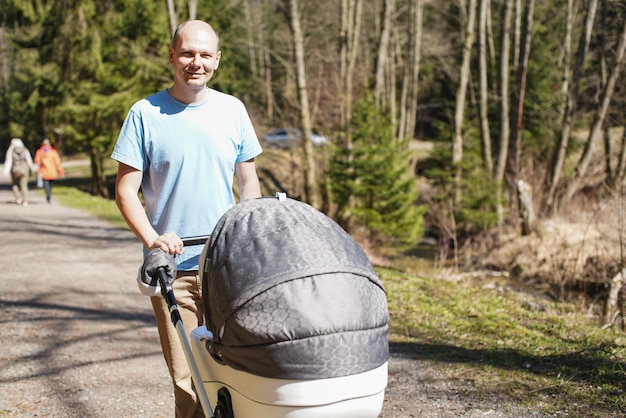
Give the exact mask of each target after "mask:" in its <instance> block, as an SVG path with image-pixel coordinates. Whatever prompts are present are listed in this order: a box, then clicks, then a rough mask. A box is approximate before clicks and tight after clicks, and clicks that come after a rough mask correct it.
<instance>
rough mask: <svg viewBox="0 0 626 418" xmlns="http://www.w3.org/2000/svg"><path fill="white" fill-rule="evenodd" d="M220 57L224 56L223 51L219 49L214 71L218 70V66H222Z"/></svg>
mask: <svg viewBox="0 0 626 418" xmlns="http://www.w3.org/2000/svg"><path fill="white" fill-rule="evenodd" d="M220 58H222V51H217V55H216V57H215V67H214V68H213V71H215V70H217V67H219V66H220Z"/></svg>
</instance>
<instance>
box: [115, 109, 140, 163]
mask: <svg viewBox="0 0 626 418" xmlns="http://www.w3.org/2000/svg"><path fill="white" fill-rule="evenodd" d="M135 107H136V106H134V107H133V108H131V110H130V111H129V112H128V115H127V116H126V119H125V120H124V124H123V125H122V129H121V130H120V134H119V136H118V138H117V143H116V144H115V148H114V149H113V153H112V154H111V158H113V159H114V160H117V161H118V162H120V163H123V164H126V165H128V166H130V167H133V168H135V169H137V170H141V171H143V170H144V169H145V158H144V155H145V153H144V141H143V137H144V135H143V124H142V123H141V116H140V115H139V114H138V113H137V111H136V110H135Z"/></svg>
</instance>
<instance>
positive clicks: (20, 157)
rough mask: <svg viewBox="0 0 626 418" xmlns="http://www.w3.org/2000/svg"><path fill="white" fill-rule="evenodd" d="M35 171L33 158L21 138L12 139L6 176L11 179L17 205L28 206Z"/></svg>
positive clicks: (5, 170)
mask: <svg viewBox="0 0 626 418" xmlns="http://www.w3.org/2000/svg"><path fill="white" fill-rule="evenodd" d="M32 169H33V158H32V157H31V155H30V151H28V148H26V146H25V145H24V142H23V141H22V140H21V139H20V138H13V139H11V145H10V146H9V149H8V150H7V154H6V157H5V160H4V175H5V176H7V177H11V185H12V188H13V195H14V196H15V203H17V204H18V205H23V206H28V179H29V178H30V172H31V170H32Z"/></svg>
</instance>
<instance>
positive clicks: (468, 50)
mask: <svg viewBox="0 0 626 418" xmlns="http://www.w3.org/2000/svg"><path fill="white" fill-rule="evenodd" d="M460 5H461V10H465V1H464V0H461V1H460ZM467 12H468V14H467V22H466V23H465V27H464V28H463V29H464V42H463V56H462V63H461V70H460V71H461V73H460V77H459V86H458V88H457V91H456V103H455V111H454V133H453V138H452V163H453V164H454V165H455V166H456V175H455V184H456V187H455V189H456V191H455V200H456V202H455V203H458V202H459V201H460V199H461V175H462V171H461V161H462V160H463V118H464V115H465V96H466V95H467V84H468V83H469V77H470V58H471V55H472V45H473V43H474V26H475V21H476V0H470V2H469V7H468V9H467Z"/></svg>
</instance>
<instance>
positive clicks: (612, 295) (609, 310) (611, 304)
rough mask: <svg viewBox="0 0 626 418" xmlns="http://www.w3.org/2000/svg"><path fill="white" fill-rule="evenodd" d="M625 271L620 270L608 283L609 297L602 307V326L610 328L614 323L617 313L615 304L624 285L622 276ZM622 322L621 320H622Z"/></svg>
mask: <svg viewBox="0 0 626 418" xmlns="http://www.w3.org/2000/svg"><path fill="white" fill-rule="evenodd" d="M625 274H626V269H622V270H621V271H620V272H618V273H617V274H616V275H615V276H614V277H613V278H612V279H611V281H610V283H609V296H608V297H607V299H606V304H605V305H604V325H605V326H610V325H611V324H612V323H613V321H615V316H616V314H617V312H618V305H617V302H618V301H619V294H620V291H621V290H622V287H623V285H624V275H625ZM622 322H623V320H622Z"/></svg>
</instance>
